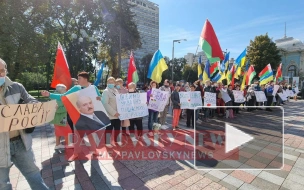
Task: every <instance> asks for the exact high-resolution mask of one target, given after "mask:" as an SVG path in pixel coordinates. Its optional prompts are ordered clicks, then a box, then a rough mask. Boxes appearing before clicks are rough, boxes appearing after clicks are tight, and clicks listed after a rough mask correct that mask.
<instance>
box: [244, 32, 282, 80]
mask: <svg viewBox="0 0 304 190" xmlns="http://www.w3.org/2000/svg"><path fill="white" fill-rule="evenodd" d="M247 58H248V59H249V60H250V63H251V64H252V65H254V69H255V71H256V73H257V75H258V74H259V73H260V72H261V71H262V70H263V69H264V68H265V66H266V65H267V64H269V63H270V64H271V67H272V69H276V68H277V67H278V65H279V64H280V62H281V56H280V55H279V50H278V48H277V46H276V44H275V43H274V42H272V41H271V39H270V38H269V37H268V34H265V35H260V36H256V37H255V38H254V41H252V40H250V46H249V48H248V52H247Z"/></svg>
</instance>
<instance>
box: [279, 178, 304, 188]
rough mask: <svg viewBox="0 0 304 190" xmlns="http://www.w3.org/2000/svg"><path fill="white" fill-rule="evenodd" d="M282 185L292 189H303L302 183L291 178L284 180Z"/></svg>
mask: <svg viewBox="0 0 304 190" xmlns="http://www.w3.org/2000/svg"><path fill="white" fill-rule="evenodd" d="M282 187H284V188H286V189H292V190H303V189H304V185H303V184H300V183H297V182H295V181H291V180H285V181H284V183H283V184H282Z"/></svg>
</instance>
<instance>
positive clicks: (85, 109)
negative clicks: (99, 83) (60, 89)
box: [56, 85, 111, 134]
mask: <svg viewBox="0 0 304 190" xmlns="http://www.w3.org/2000/svg"><path fill="white" fill-rule="evenodd" d="M97 90H98V89H97V87H96V86H94V85H90V86H88V87H86V88H84V89H81V90H79V91H76V92H74V93H71V94H68V95H64V94H57V95H56V96H59V97H61V96H62V98H61V99H62V103H63V104H64V106H65V108H66V109H67V111H68V113H69V115H70V118H71V120H72V121H73V123H74V127H75V129H76V130H77V131H78V132H79V131H87V134H89V133H92V132H94V131H98V130H101V129H105V128H106V127H107V126H109V125H111V121H110V118H109V117H108V114H107V112H106V110H105V108H104V106H103V104H102V103H101V101H100V99H101V98H100V97H99V96H98V94H97V92H96V91H97Z"/></svg>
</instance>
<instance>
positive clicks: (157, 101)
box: [148, 88, 170, 112]
mask: <svg viewBox="0 0 304 190" xmlns="http://www.w3.org/2000/svg"><path fill="white" fill-rule="evenodd" d="M151 95H152V96H151V97H150V100H149V105H148V109H151V110H154V111H158V112H162V111H164V109H165V107H166V105H167V103H168V101H169V97H170V93H169V92H168V91H162V90H160V89H155V88H152V92H151Z"/></svg>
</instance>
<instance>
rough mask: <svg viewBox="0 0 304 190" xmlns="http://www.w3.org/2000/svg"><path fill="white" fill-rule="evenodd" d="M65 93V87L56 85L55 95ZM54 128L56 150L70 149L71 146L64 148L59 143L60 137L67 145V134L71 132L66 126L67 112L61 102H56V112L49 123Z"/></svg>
mask: <svg viewBox="0 0 304 190" xmlns="http://www.w3.org/2000/svg"><path fill="white" fill-rule="evenodd" d="M65 92H66V86H65V85H64V84H57V85H56V92H55V93H57V94H64V93H65ZM50 123H51V124H54V126H55V136H56V145H55V150H56V149H62V148H65V147H67V148H71V147H72V146H64V145H62V144H61V143H60V137H64V139H65V144H66V145H68V134H69V133H72V130H71V128H70V127H69V126H67V124H68V123H67V110H66V109H65V107H64V105H63V103H62V101H61V100H57V110H56V113H55V117H54V120H53V121H51V122H50Z"/></svg>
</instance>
